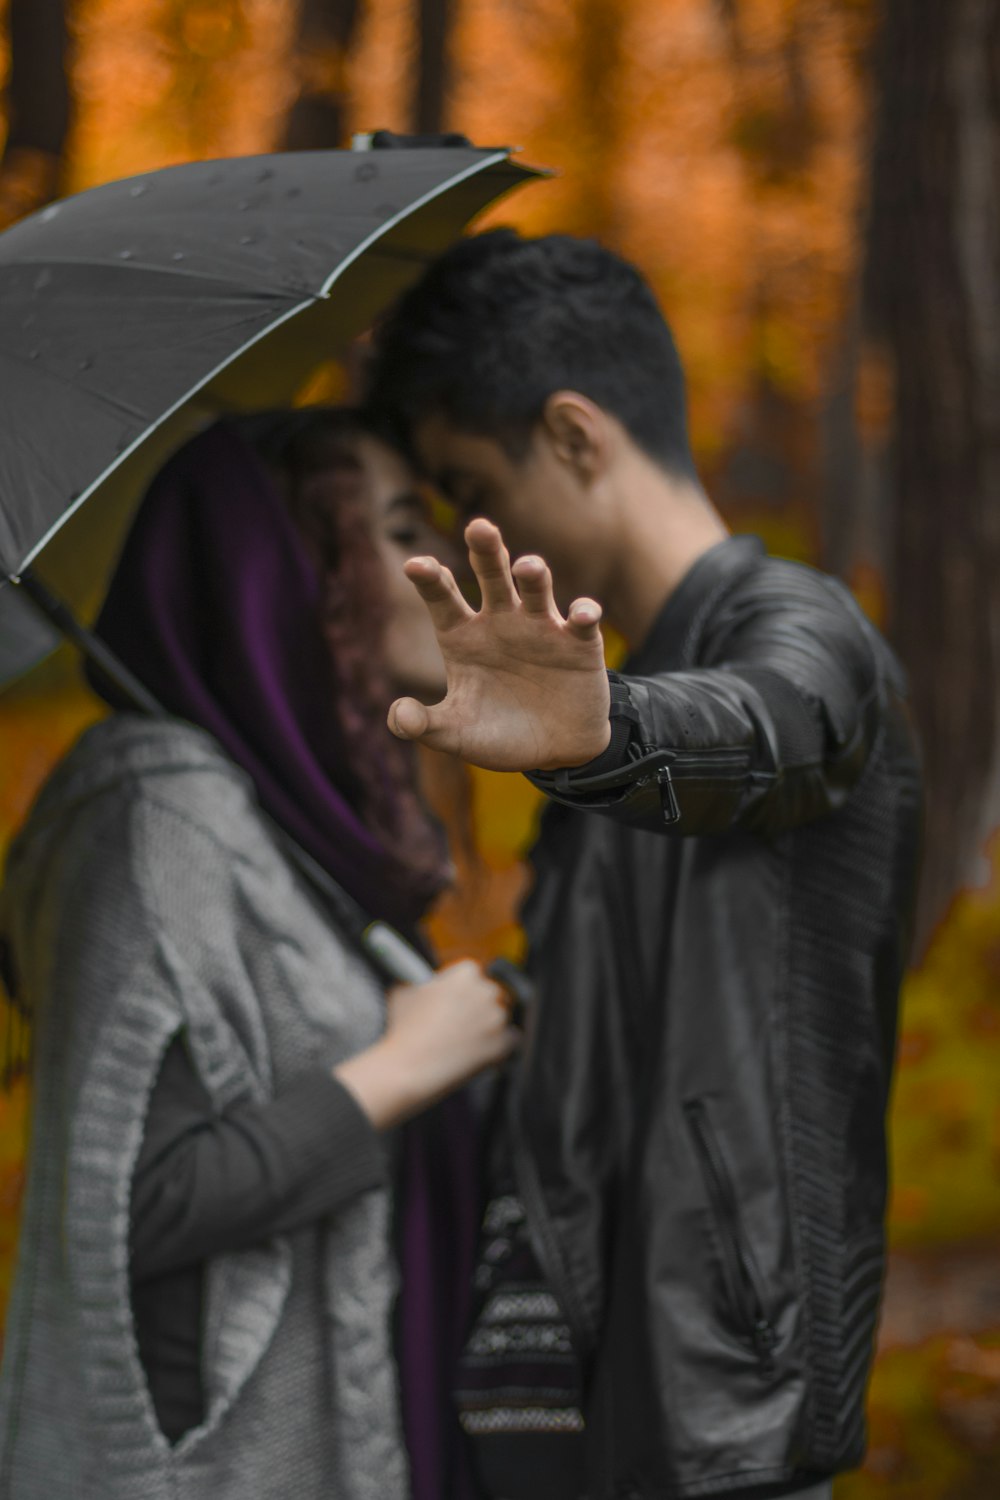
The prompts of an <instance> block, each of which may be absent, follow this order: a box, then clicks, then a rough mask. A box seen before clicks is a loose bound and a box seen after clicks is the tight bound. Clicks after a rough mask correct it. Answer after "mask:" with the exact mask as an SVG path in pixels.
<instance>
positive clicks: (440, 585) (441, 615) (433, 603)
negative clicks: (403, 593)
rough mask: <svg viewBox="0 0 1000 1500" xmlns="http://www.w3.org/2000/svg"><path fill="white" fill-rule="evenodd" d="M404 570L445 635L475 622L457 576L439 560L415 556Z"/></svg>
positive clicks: (473, 611) (436, 624) (437, 628)
mask: <svg viewBox="0 0 1000 1500" xmlns="http://www.w3.org/2000/svg"><path fill="white" fill-rule="evenodd" d="M403 571H404V573H405V574H406V576H407V578H408V579H409V580H410V582H411V583H412V584H413V585H414V587H415V588H416V590H417V593H418V594H419V595H420V597H421V599H422V600H423V601H424V603H425V604H426V605H427V608H428V610H429V611H430V617H431V619H432V620H433V622H434V628H435V630H438V631H440V632H441V633H442V634H443V633H444V632H445V631H448V630H454V628H455V626H456V625H462V624H464V623H465V621H466V620H471V619H472V618H473V616H474V614H475V610H473V609H472V608H471V607H470V606H469V605H468V604H467V603H466V602H465V600H464V599H463V598H462V595H461V592H460V591H459V587H458V584H457V583H456V582H455V576H454V574H453V573H452V571H451V569H450V568H446V567H445V565H444V563H441V562H438V560H437V558H436V557H411V558H408V559H407V561H406V562H405V563H404V564H403Z"/></svg>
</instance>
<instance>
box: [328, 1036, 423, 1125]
mask: <svg viewBox="0 0 1000 1500" xmlns="http://www.w3.org/2000/svg"><path fill="white" fill-rule="evenodd" d="M333 1076H334V1078H336V1079H337V1081H338V1083H340V1084H341V1085H342V1086H343V1087H344V1088H346V1089H347V1091H348V1092H349V1093H350V1094H351V1095H352V1097H353V1098H354V1100H355V1101H356V1103H357V1104H358V1106H359V1108H360V1109H362V1110H363V1111H364V1113H365V1114H366V1115H367V1116H368V1118H369V1120H370V1121H371V1123H372V1125H373V1126H374V1127H375V1129H376V1130H390V1129H391V1128H392V1127H393V1126H394V1125H399V1124H401V1123H402V1122H403V1121H404V1120H407V1119H409V1118H410V1116H411V1115H415V1114H417V1113H418V1112H419V1111H420V1109H421V1108H422V1107H423V1105H424V1103H425V1102H426V1101H425V1100H424V1098H423V1096H422V1094H421V1091H420V1089H419V1088H418V1087H416V1085H415V1079H414V1068H413V1066H412V1064H411V1063H409V1062H408V1060H407V1058H406V1057H404V1056H403V1055H402V1049H401V1048H400V1047H399V1046H398V1044H397V1043H396V1041H395V1039H394V1038H393V1036H392V1035H391V1034H387V1035H386V1036H383V1037H380V1039H379V1040H378V1041H377V1042H374V1043H373V1044H372V1045H371V1046H370V1047H368V1048H366V1049H365V1051H364V1052H359V1053H357V1054H356V1055H355V1056H354V1057H349V1058H347V1059H345V1061H344V1062H342V1063H338V1064H337V1066H336V1067H335V1068H334V1070H333Z"/></svg>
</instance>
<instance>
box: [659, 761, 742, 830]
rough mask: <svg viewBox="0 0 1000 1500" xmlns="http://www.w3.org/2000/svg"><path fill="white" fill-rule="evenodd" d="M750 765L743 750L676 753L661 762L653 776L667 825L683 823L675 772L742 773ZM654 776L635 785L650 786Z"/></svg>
mask: <svg viewBox="0 0 1000 1500" xmlns="http://www.w3.org/2000/svg"><path fill="white" fill-rule="evenodd" d="M650 753H652V752H650ZM747 765H748V758H747V755H746V754H745V752H744V751H742V750H723V749H720V750H676V751H673V752H672V753H671V755H670V759H669V761H661V763H660V764H659V765H658V766H657V768H656V771H655V773H653V775H655V778H656V783H657V785H658V786H659V788H660V809H661V811H662V813H663V821H664V823H668V824H669V823H677V822H679V821H680V816H681V807H680V803H679V802H678V801H677V793H676V791H675V790H674V778H673V776H672V774H671V772H672V771H674V770H680V771H691V770H697V771H702V770H704V771H709V770H711V771H715V772H718V771H734V772H743V771H745V770H746V769H747ZM653 775H649V776H640V777H639V779H638V781H637V782H636V786H647V785H648V783H649V782H650V781H652V780H653ZM727 779H728V778H727Z"/></svg>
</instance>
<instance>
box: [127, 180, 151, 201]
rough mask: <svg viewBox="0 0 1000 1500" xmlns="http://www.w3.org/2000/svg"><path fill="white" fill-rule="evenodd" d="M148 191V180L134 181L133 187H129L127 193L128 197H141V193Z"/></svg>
mask: <svg viewBox="0 0 1000 1500" xmlns="http://www.w3.org/2000/svg"><path fill="white" fill-rule="evenodd" d="M148 192H149V183H148V182H137V183H135V185H134V186H133V187H130V188H129V190H128V195H129V197H130V198H141V197H142V195H143V193H148Z"/></svg>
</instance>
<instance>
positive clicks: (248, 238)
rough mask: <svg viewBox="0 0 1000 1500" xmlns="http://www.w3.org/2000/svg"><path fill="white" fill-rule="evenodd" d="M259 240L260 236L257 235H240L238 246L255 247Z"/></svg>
mask: <svg viewBox="0 0 1000 1500" xmlns="http://www.w3.org/2000/svg"><path fill="white" fill-rule="evenodd" d="M259 239H260V235H259V234H241V235H240V244H241V245H256V244H257V242H258V241H259Z"/></svg>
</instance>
